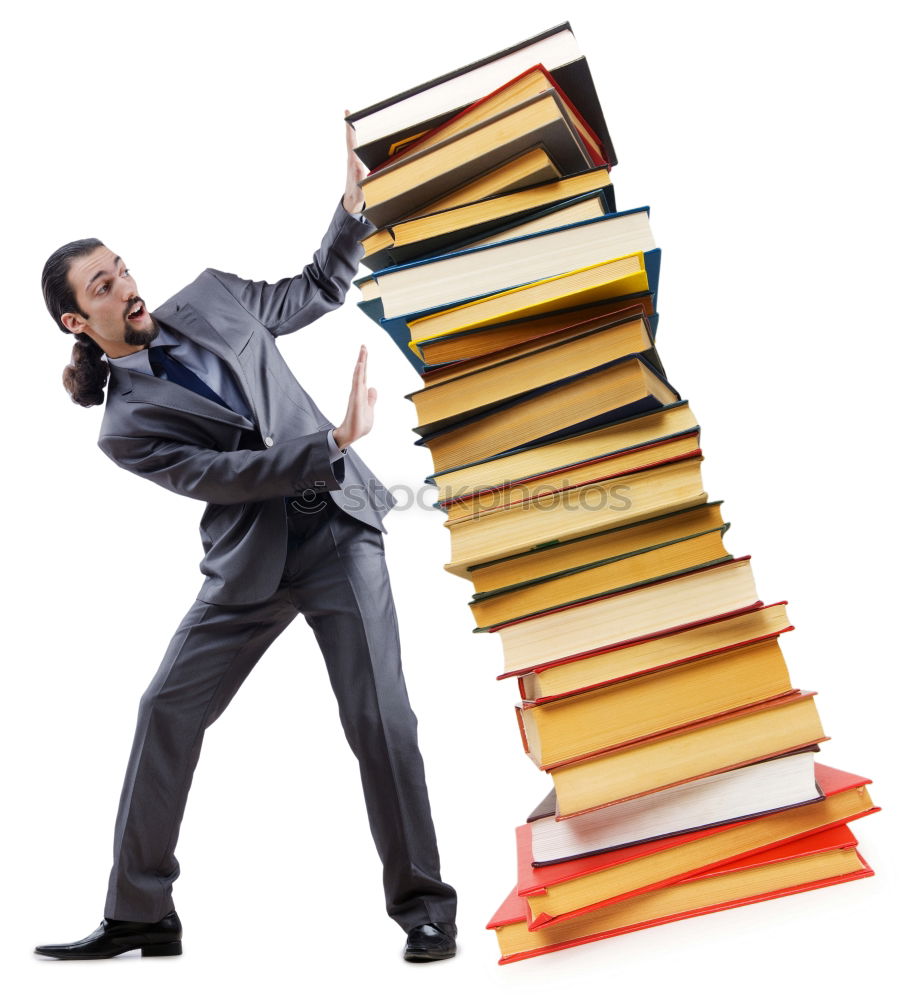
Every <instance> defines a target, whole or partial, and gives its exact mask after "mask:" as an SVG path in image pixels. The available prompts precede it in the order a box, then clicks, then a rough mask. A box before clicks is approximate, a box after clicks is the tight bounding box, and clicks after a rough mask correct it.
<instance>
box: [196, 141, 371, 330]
mask: <svg viewBox="0 0 924 1000" xmlns="http://www.w3.org/2000/svg"><path fill="white" fill-rule="evenodd" d="M355 146H356V132H355V131H354V129H353V127H352V126H351V125H350V124H349V123H347V125H346V151H347V169H346V183H345V184H344V191H343V198H342V199H341V200H340V202H339V203H338V205H337V209H336V211H335V212H334V217H333V219H332V220H331V224H330V226H329V227H328V229H327V232H326V233H325V235H324V239H323V240H322V241H321V246H320V248H319V249H318V251H317V252H316V253H315V254H314V257H313V258H312V261H311V263H310V264H308V265H306V266H305V268H304V269H303V270H302V273H301V274H300V275H298V276H296V277H294V278H285V279H283V280H282V281H277V282H275V283H272V284H271V283H268V282H266V281H247V280H245V279H243V278H239V277H238V276H237V275H236V274H226V273H224V272H222V271H211V272H210V273H211V274H212V275H214V277H216V278H217V279H218V280H219V281H220V282H221V283H222V284H223V285H224V287H225V288H226V289H227V290H228V291H229V292H231V294H232V295H233V296H234V297H235V298H236V299H237V300H238V302H240V304H241V305H242V306H243V307H244V308H245V309H246V310H247V311H248V312H249V313H250V314H251V315H252V316H253V317H254V318H255V319H256V320H258V321H259V322H260V323H262V324H263V326H265V327H266V328H267V329H268V330H269V331H270V333H272V334H273V336H274V337H279V336H282V335H283V334H286V333H293V332H294V331H295V330H300V329H301V328H302V327H303V326H307V325H308V324H309V323H312V322H314V320H316V319H317V318H318V317H319V316H323V315H324V313H326V312H330V311H331V310H332V309H336V308H337V307H338V306H340V305H342V304H343V301H344V299H345V298H346V295H347V292H348V291H349V289H350V282H351V281H352V280H353V278H355V277H356V270H357V268H358V267H359V261H360V259H361V258H362V255H363V253H362V247H361V245H360V240H362V239H364V238H365V237H366V236H368V235H369V233H371V232H373V231H374V230H375V226H373V225H372V224H371V223H369V222H367V221H366V220H365V219H363V218H361V217H360V218H358V217H357V216H356V213H358V212H360V211H361V210H362V207H363V204H364V202H363V195H362V187H361V182H362V179H363V177H364V176H365V173H366V169H365V167H364V166H363V164H362V161H361V160H360V159H359V157H358V156H357V155H356V153H355V152H354V150H355ZM351 213H353V214H351Z"/></svg>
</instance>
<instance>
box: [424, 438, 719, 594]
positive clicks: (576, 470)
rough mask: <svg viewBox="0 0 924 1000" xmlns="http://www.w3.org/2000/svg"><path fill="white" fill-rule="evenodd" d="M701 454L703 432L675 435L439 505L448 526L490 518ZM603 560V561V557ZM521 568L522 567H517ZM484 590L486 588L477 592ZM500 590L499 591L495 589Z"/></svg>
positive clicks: (456, 498) (452, 498)
mask: <svg viewBox="0 0 924 1000" xmlns="http://www.w3.org/2000/svg"><path fill="white" fill-rule="evenodd" d="M699 454H701V452H700V448H699V432H698V431H694V432H692V433H690V434H675V435H673V436H672V437H669V438H666V439H665V440H663V441H652V442H651V443H649V444H645V445H641V446H639V447H638V448H632V449H631V450H627V451H623V452H618V453H617V454H615V455H608V456H606V457H605V458H601V459H592V460H590V461H587V462H580V463H578V464H576V465H571V466H568V467H567V468H565V469H556V470H555V471H554V472H549V473H547V474H546V475H544V476H534V477H532V478H530V479H528V480H521V481H520V482H515V483H505V484H504V485H503V486H498V487H494V488H487V489H480V490H478V491H477V492H475V493H468V494H467V495H466V496H462V497H450V498H448V499H447V500H445V501H442V502H439V501H438V502H437V504H436V506H441V507H442V508H443V510H445V511H446V513H447V514H448V520H447V521H446V523H447V524H449V523H450V522H455V521H460V520H463V519H464V518H466V517H470V516H476V515H480V514H488V513H490V512H491V511H492V510H496V509H498V508H502V507H509V506H512V505H513V504H517V503H525V502H526V501H528V500H532V499H537V500H538V499H539V498H541V497H544V496H546V495H550V494H553V493H558V492H560V491H562V490H570V489H575V488H576V487H578V486H589V485H591V484H593V483H598V482H601V481H602V480H605V479H612V478H613V477H614V476H628V475H632V474H633V473H637V472H642V471H644V470H645V469H651V468H654V467H657V466H661V465H663V464H664V463H666V462H671V461H675V460H680V459H684V458H694V457H696V456H697V455H699ZM601 558H602V557H601ZM517 565H518V566H519V564H517ZM476 589H478V590H481V589H483V588H480V587H478V588H476ZM492 589H497V588H492Z"/></svg>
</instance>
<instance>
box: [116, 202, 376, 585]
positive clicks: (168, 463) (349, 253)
mask: <svg viewBox="0 0 924 1000" xmlns="http://www.w3.org/2000/svg"><path fill="white" fill-rule="evenodd" d="M370 229H371V227H370V226H369V225H368V224H367V223H365V222H362V221H359V220H356V219H353V218H352V217H351V216H349V215H348V214H347V213H346V212H345V211H344V209H343V208H342V206H338V209H337V212H336V213H335V215H334V218H333V221H332V222H331V225H330V228H329V229H328V231H327V233H326V234H325V236H324V239H323V241H322V243H321V247H320V249H319V250H318V251H317V253H316V254H315V255H314V258H313V260H312V263H311V264H308V265H307V266H306V267H305V268H304V270H303V271H302V273H301V274H300V275H297V276H296V277H294V278H287V279H284V280H282V281H279V282H276V283H274V284H268V283H267V282H263V281H246V280H244V279H242V278H239V277H237V275H234V274H226V273H224V272H221V271H215V270H206V271H203V272H202V274H200V275H199V277H198V278H196V279H195V281H193V282H192V283H191V284H190V285H187V286H186V287H185V288H184V289H182V290H181V291H180V292H178V293H177V294H176V295H174V296H173V297H172V298H170V299H168V300H167V301H166V302H165V303H164V304H163V305H162V306H160V307H159V308H158V309H156V310H155V311H154V313H153V315H154V317H155V319H156V320H157V321H158V322H159V323H161V324H163V325H164V326H167V327H169V328H170V329H172V330H175V331H177V332H178V333H179V334H181V335H182V336H185V337H189V338H190V339H191V340H193V341H195V342H196V343H197V344H201V345H202V346H204V347H206V348H208V349H209V350H211V351H214V353H215V354H217V355H218V356H219V357H220V358H221V359H222V361H223V362H224V363H225V364H227V365H228V366H229V368H230V369H231V371H232V372H233V374H234V375H235V376H236V378H237V380H238V382H239V384H240V386H241V389H242V391H243V393H244V395H245V397H246V400H247V403H248V405H249V407H250V411H251V413H252V414H253V416H254V420H253V421H251V420H249V419H248V418H246V417H243V416H241V415H240V414H238V413H235V412H234V411H233V410H229V409H228V408H226V407H224V406H222V405H221V404H219V403H215V402H212V401H211V400H209V399H206V398H204V397H203V396H200V395H199V394H198V393H195V392H193V391H191V390H189V389H186V388H184V387H183V386H180V385H177V384H175V383H173V382H169V381H165V380H163V379H158V378H155V377H154V376H151V375H146V374H144V373H141V372H135V371H131V370H129V369H125V368H120V367H119V366H117V365H112V366H110V368H111V375H110V381H109V388H108V390H107V393H106V407H105V413H104V415H103V420H102V424H101V426H100V435H99V446H100V448H101V449H102V450H103V451H104V452H105V453H106V454H107V455H108V456H109V457H110V458H111V459H112V460H113V461H114V462H115V463H116V464H117V465H119V466H120V467H121V468H123V469H128V470H129V471H130V472H134V473H136V474H137V475H139V476H143V477H144V478H145V479H150V480H151V481H152V482H155V483H158V484H159V485H161V486H164V487H166V488H167V489H169V490H172V491H173V492H175V493H180V494H182V495H183V496H188V497H192V498H193V499H196V500H205V501H206V508H205V511H204V513H203V515H202V521H201V523H200V526H199V530H200V534H201V537H202V545H203V548H204V550H205V555H204V558H203V560H202V562H201V563H200V569H201V570H202V572H203V573H204V574H205V582H204V583H203V584H202V589H201V590H200V591H199V599H200V600H202V601H205V602H207V603H210V604H231V605H236V604H247V603H250V602H254V601H259V600H263V599H264V598H266V597H268V596H270V595H271V594H272V593H273V592H274V591H275V589H276V587H277V586H278V584H279V580H280V578H281V575H282V570H283V566H284V563H285V558H286V547H287V534H288V533H287V522H286V510H285V501H284V497H286V496H290V495H303V496H304V498H305V500H304V503H305V506H317V505H318V504H319V503H329V502H334V503H336V504H337V506H338V507H340V508H341V509H342V510H343V511H345V512H346V513H347V514H349V515H350V516H351V517H354V518H357V519H358V520H360V521H363V522H364V523H366V524H368V525H371V526H372V527H375V528H377V529H379V530H384V527H383V525H382V518H383V516H384V515H385V514H386V513H387V511H388V510H389V509H390V508H391V507H392V506H393V505H394V503H395V500H394V497H393V496H392V495H391V494H390V493H389V492H388V490H386V489H385V487H384V486H383V485H382V484H381V483H380V482H379V481H378V480H377V479H376V478H375V476H374V475H373V474H372V472H371V471H370V470H369V469H368V467H367V466H366V465H365V464H364V463H363V462H362V461H361V460H360V459H359V457H358V456H357V455H356V453H355V452H354V451H353V449H352V448H351V449H349V450H348V451H347V454H346V455H345V456H344V458H343V460H341V461H337V462H335V463H334V465H333V466H332V465H331V461H330V453H329V448H328V443H327V432H328V430H330V429H331V428H332V427H333V426H334V425H333V424H332V423H331V421H330V420H328V419H327V417H325V416H324V414H323V413H321V411H320V410H319V409H318V407H317V406H316V405H315V403H314V401H313V400H312V398H311V397H310V396H309V395H308V393H307V392H305V390H304V389H303V388H302V387H301V386H300V385H299V383H298V381H297V380H296V378H295V376H294V375H293V374H292V372H291V370H290V369H289V366H288V365H287V364H286V362H285V360H284V359H283V357H282V355H281V354H280V352H279V348H278V346H277V344H276V337H278V336H281V335H283V334H286V333H291V332H293V331H295V330H298V329H300V328H301V327H303V326H305V325H307V324H308V323H311V322H312V321H313V320H315V319H317V318H318V317H319V316H321V315H322V314H323V313H325V312H328V311H329V310H331V309H335V308H336V307H337V306H339V305H341V304H342V302H343V300H344V298H345V297H346V293H347V291H348V289H349V286H350V281H351V280H352V278H353V277H354V275H355V273H356V268H357V264H358V262H359V257H360V256H361V252H362V251H361V248H360V247H359V242H358V241H359V240H360V239H361V238H362V237H363V236H365V235H367V234H368V232H369V231H370Z"/></svg>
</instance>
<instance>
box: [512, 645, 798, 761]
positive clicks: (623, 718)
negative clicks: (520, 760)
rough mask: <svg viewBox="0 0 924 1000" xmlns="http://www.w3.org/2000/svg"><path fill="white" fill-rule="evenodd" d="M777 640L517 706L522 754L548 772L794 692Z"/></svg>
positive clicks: (742, 647) (743, 646)
mask: <svg viewBox="0 0 924 1000" xmlns="http://www.w3.org/2000/svg"><path fill="white" fill-rule="evenodd" d="M792 689H793V688H792V682H791V681H790V679H789V671H788V670H787V668H786V661H785V660H784V658H783V653H782V650H781V649H780V647H779V641H778V640H777V638H776V637H774V638H770V639H760V640H757V641H755V642H752V643H749V644H747V645H742V646H739V647H737V648H735V649H730V650H726V651H725V652H722V653H714V654H713V655H711V656H703V657H699V658H698V659H695V660H688V661H687V662H686V663H683V664H680V665H678V666H676V667H672V668H670V669H667V670H657V671H652V672H651V673H647V674H639V675H637V676H635V677H632V678H627V679H625V680H622V681H616V682H614V683H612V684H609V685H607V686H606V687H600V688H596V689H594V690H593V691H589V692H586V693H583V694H576V695H572V696H571V697H568V698H560V699H556V700H554V701H550V702H544V703H543V704H541V705H540V704H536V703H535V702H524V703H523V704H522V705H519V706H517V714H518V719H519V723H520V732H521V734H522V737H523V749H524V750H525V751H526V753H527V755H528V756H529V757H530V758H531V760H532V761H533V763H534V764H536V766H537V767H541V768H543V769H544V770H545V769H548V768H552V767H558V766H560V765H562V764H567V763H569V762H571V761H575V760H580V759H583V758H585V757H588V756H590V755H592V754H597V753H601V752H608V751H610V750H618V749H620V748H621V747H623V746H628V745H629V744H630V743H637V742H639V741H641V740H647V739H650V738H652V737H656V736H662V735H665V734H667V733H669V732H671V731H673V730H679V729H682V728H684V727H686V726H689V725H691V724H693V723H700V722H705V721H708V720H710V719H717V718H719V717H720V716H722V715H725V714H727V713H729V712H733V711H736V710H738V709H742V708H746V707H749V706H752V705H757V704H759V703H761V702H764V701H768V700H769V699H771V698H777V697H780V696H782V695H785V694H789V693H791V692H792Z"/></svg>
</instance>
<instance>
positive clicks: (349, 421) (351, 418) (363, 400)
mask: <svg viewBox="0 0 924 1000" xmlns="http://www.w3.org/2000/svg"><path fill="white" fill-rule="evenodd" d="M366 355H367V351H366V345H365V344H363V346H362V347H360V349H359V359H358V360H357V362H356V367H355V368H354V369H353V387H352V388H351V389H350V398H349V400H348V401H347V411H346V416H345V417H344V418H343V423H341V425H340V426H339V427H335V428H334V430H333V435H334V441H336V442H337V447H338V448H340V449H341V451H342V450H343V449H344V448H347V447H349V446H350V445H351V444H352V443H353V442H354V441H355V440H357V438H361V437H363V435H365V434H368V433H369V431H371V430H372V417H373V414H372V409H373V407H374V406H375V400H376V398H377V395H378V394H377V393H376V391H375V389H367V388H366Z"/></svg>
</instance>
